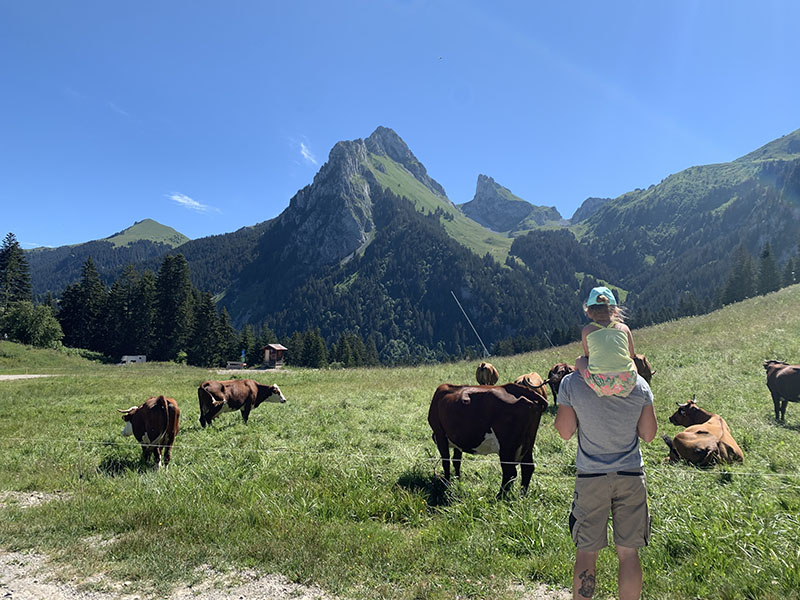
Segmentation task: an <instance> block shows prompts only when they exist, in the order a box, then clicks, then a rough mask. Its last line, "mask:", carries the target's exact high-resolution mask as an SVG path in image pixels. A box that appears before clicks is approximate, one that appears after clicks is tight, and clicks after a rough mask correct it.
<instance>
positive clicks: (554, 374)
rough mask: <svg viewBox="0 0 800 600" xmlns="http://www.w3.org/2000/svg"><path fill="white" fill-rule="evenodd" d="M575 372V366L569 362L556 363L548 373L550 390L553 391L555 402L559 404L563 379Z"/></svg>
mask: <svg viewBox="0 0 800 600" xmlns="http://www.w3.org/2000/svg"><path fill="white" fill-rule="evenodd" d="M574 372H575V367H573V366H572V365H568V364H567V363H563V362H561V363H556V364H554V365H553V368H552V369H550V372H549V373H548V374H547V382H548V383H549V384H550V391H552V392H553V404H558V388H559V387H561V380H562V379H564V377H566V376H567V375H569V374H570V373H574Z"/></svg>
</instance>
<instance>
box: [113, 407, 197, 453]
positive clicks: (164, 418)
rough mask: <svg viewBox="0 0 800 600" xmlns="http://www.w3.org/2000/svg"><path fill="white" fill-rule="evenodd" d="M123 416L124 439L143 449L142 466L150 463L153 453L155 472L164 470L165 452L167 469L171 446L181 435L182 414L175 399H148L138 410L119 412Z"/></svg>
mask: <svg viewBox="0 0 800 600" xmlns="http://www.w3.org/2000/svg"><path fill="white" fill-rule="evenodd" d="M117 410H118V411H119V412H121V413H122V420H123V421H125V427H124V429H123V430H122V435H133V436H134V437H135V438H136V439H137V440H138V442H139V444H141V446H142V462H147V458H148V456H149V455H150V454H151V453H152V454H153V455H154V456H155V462H156V468H160V467H161V451H162V450H163V451H164V466H165V467H166V466H167V465H168V464H169V461H170V458H171V457H172V444H173V443H174V442H175V436H177V435H178V420H179V419H180V416H181V411H180V410H178V403H177V402H175V400H174V399H172V398H167V397H166V396H158V397H156V398H149V399H148V400H147V401H145V402H144V403H143V404H141V405H139V406H131V407H130V408H129V409H128V410H122V409H119V408H118V409H117Z"/></svg>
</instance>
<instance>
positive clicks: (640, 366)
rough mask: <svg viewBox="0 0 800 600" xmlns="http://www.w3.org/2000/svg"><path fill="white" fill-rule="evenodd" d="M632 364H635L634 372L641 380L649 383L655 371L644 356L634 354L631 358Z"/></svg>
mask: <svg viewBox="0 0 800 600" xmlns="http://www.w3.org/2000/svg"><path fill="white" fill-rule="evenodd" d="M633 362H634V363H635V364H636V371H637V372H638V373H639V375H641V376H642V379H644V380H645V381H646V382H647V383H650V380H651V379H652V378H653V375H655V374H656V370H655V369H654V368H653V365H651V364H650V361H649V360H647V357H646V356H645V355H644V354H636V355H634V357H633Z"/></svg>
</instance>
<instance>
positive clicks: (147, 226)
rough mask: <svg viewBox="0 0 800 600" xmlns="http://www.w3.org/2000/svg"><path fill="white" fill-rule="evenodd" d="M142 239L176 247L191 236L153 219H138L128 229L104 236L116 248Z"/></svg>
mask: <svg viewBox="0 0 800 600" xmlns="http://www.w3.org/2000/svg"><path fill="white" fill-rule="evenodd" d="M141 240H145V241H150V242H155V243H158V244H164V245H166V246H169V247H170V248H175V247H176V246H180V245H181V244H184V243H186V242H188V241H189V238H188V237H186V236H185V235H183V234H182V233H180V232H178V231H175V230H174V229H173V228H172V227H167V226H166V225H162V224H161V223H159V222H157V221H154V220H153V219H144V220H142V221H137V222H136V223H134V224H133V225H131V226H130V227H128V228H127V229H123V230H122V231H120V232H119V233H115V234H114V235H112V236H109V237H107V238H104V241H106V242H111V243H112V244H114V247H115V248H119V247H120V246H129V245H131V244H132V243H134V242H138V241H141Z"/></svg>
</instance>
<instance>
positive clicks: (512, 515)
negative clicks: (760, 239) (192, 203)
mask: <svg viewBox="0 0 800 600" xmlns="http://www.w3.org/2000/svg"><path fill="white" fill-rule="evenodd" d="M798 306H800V287H798V286H795V287H792V288H787V289H785V290H782V291H781V292H778V293H775V294H771V295H769V296H766V297H762V298H757V299H754V300H750V301H747V302H744V303H741V304H738V305H734V306H731V307H728V308H725V309H724V310H721V311H718V312H716V313H714V314H711V315H706V316H702V317H696V318H691V319H683V320H680V321H676V322H672V323H666V324H662V325H659V326H656V327H651V328H648V329H643V330H637V331H635V332H634V338H635V341H636V345H637V349H638V350H639V351H643V352H645V353H646V354H647V355H648V357H649V358H650V360H651V362H652V363H653V365H654V366H655V368H656V369H657V373H656V375H655V377H654V378H653V386H652V387H653V391H654V395H655V398H656V413H657V416H658V421H659V427H660V433H667V434H670V435H674V434H675V433H676V432H677V431H678V428H676V427H674V426H672V425H670V424H669V422H668V418H669V415H670V414H671V413H672V412H673V410H674V407H675V402H685V401H686V400H688V399H690V398H691V397H692V395H693V394H695V395H696V396H697V402H698V404H699V405H700V406H702V407H704V408H706V409H709V410H711V411H714V412H718V413H720V414H721V415H722V416H723V417H724V418H725V419H726V420H727V421H728V424H729V425H730V427H731V430H732V432H733V435H734V437H736V439H737V440H738V441H739V443H740V445H741V446H742V448H743V450H744V452H745V462H744V464H742V465H733V466H727V467H721V466H720V467H715V468H712V469H708V470H701V469H697V468H694V467H690V466H686V465H666V464H664V463H663V459H664V458H665V456H666V454H667V451H666V446H664V444H663V443H662V442H661V441H660V439H658V438H657V441H655V442H653V443H651V444H647V445H644V447H643V453H644V458H645V465H646V466H645V468H646V471H647V473H648V486H649V491H650V509H651V513H652V516H653V535H652V539H651V544H650V546H648V547H647V548H646V549H644V550H643V551H642V562H643V565H644V574H645V575H644V595H645V597H648V598H725V599H727V598H730V599H734V598H797V597H800V523H798V515H799V514H800V469H798V463H799V462H800V405H799V404H792V405H790V406H789V409H788V411H787V422H786V424H785V425H781V424H777V423H776V422H775V421H774V417H773V412H772V401H771V399H770V397H769V394H768V392H767V390H766V387H765V385H764V380H765V378H764V370H763V368H762V367H761V363H762V362H763V360H764V359H766V358H777V359H785V360H788V361H791V362H800V311H798V310H797V307H798ZM578 351H579V348H578V346H577V345H571V346H566V347H561V348H555V349H550V350H547V351H543V352H536V353H530V354H525V355H518V356H513V357H496V358H492V359H491V360H492V362H493V363H494V364H495V365H496V366H497V367H498V369H499V371H500V373H501V380H503V381H505V380H511V379H513V378H515V377H516V376H518V375H520V374H522V373H526V372H529V371H532V370H535V371H538V372H539V373H542V374H543V375H544V374H546V373H547V371H548V370H549V368H550V366H552V365H553V364H554V363H555V362H559V361H562V360H568V361H571V360H573V359H574V357H575V356H576V355H577V354H578ZM9 357H11V358H9ZM14 357H16V358H14ZM50 360H51V359H50V358H48V359H46V360H44V359H41V358H40V354H39V352H34V351H30V350H28V349H25V348H22V347H20V346H15V345H12V344H8V343H0V369H2V372H3V373H8V372H24V371H25V370H26V365H32V364H35V365H36V367H37V368H38V369H39V370H41V371H44V372H47V371H51V372H57V373H60V375H59V376H57V377H51V378H46V379H35V380H20V381H5V382H0V490H15V491H20V492H26V491H40V492H49V493H55V494H57V499H56V500H53V501H50V502H46V503H43V504H41V505H39V506H35V507H30V508H24V507H22V506H20V505H16V504H14V503H13V502H6V503H5V504H4V505H2V508H0V515H1V517H2V518H0V547H2V548H5V549H27V548H31V549H35V550H37V551H39V552H46V553H49V554H51V555H52V556H54V557H56V559H57V560H59V561H61V562H62V564H64V565H69V568H70V569H72V570H73V571H75V572H76V573H77V574H86V575H88V574H91V573H96V572H105V573H107V574H108V575H109V576H110V577H112V578H120V579H122V578H124V579H125V580H127V581H131V582H133V583H132V585H133V587H134V588H135V589H139V590H142V593H144V594H145V595H147V594H150V595H152V596H154V597H156V596H158V595H160V594H163V593H165V592H166V591H167V590H168V589H170V588H171V587H172V586H174V585H176V584H178V583H180V582H187V581H192V580H193V579H195V578H197V577H199V576H200V575H197V573H198V570H196V567H199V566H203V565H209V566H211V567H213V568H216V569H220V570H230V571H232V572H235V571H237V570H239V569H242V568H256V569H259V570H262V571H264V572H280V573H282V574H284V575H286V576H287V577H289V578H291V579H293V580H295V581H298V582H314V583H318V584H320V585H321V586H322V587H324V588H326V589H328V590H330V591H332V592H333V593H336V594H340V595H342V596H345V597H351V598H398V599H411V598H419V599H444V598H455V597H456V596H458V597H461V598H497V599H500V600H503V599H511V598H519V597H520V595H521V593H522V592H521V591H520V589H519V587H518V585H517V584H520V583H521V584H523V586H524V585H525V584H531V583H532V582H534V581H536V582H544V583H547V584H552V585H556V586H563V587H568V586H569V585H570V582H571V569H572V561H573V557H574V548H573V545H572V542H571V540H570V538H569V534H568V530H567V522H566V521H567V513H568V511H569V505H570V501H571V498H572V486H573V479H572V473H573V472H574V460H575V441H574V440H573V441H570V442H568V443H564V442H562V441H561V440H560V438H558V436H557V434H556V432H555V430H554V429H553V427H552V423H553V417H554V411H553V410H550V411H549V412H548V413H546V414H545V415H544V417H543V419H542V425H541V428H540V431H539V437H538V439H537V442H536V447H535V450H534V457H535V460H536V463H537V469H536V473H535V474H534V477H533V481H532V482H531V486H530V490H529V492H528V496H527V497H525V498H520V497H518V496H517V495H513V496H512V498H511V499H509V500H505V501H497V500H495V494H496V492H497V490H498V488H499V485H500V469H499V464H498V460H497V457H469V456H468V457H466V459H465V463H464V465H463V468H462V473H463V476H462V479H461V481H458V482H456V483H455V484H454V485H453V486H452V487H451V488H449V489H445V487H444V486H443V485H442V484H441V483H440V481H439V480H438V478H437V474H440V473H441V467H440V463H439V460H438V456H437V455H436V451H435V448H434V445H433V442H432V441H431V433H430V428H429V427H428V424H427V420H426V415H427V408H428V404H429V402H430V398H431V396H432V394H433V390H434V389H435V388H436V386H437V385H438V384H439V383H441V382H444V381H449V382H453V383H471V382H472V381H473V380H474V375H475V367H476V363H474V362H460V363H454V364H446V365H432V366H423V367H416V368H406V369H355V370H338V371H313V370H301V369H297V370H295V369H291V370H284V371H278V372H274V373H258V374H255V378H256V379H258V380H260V381H262V382H264V383H277V384H279V385H280V386H281V389H282V391H283V392H284V394H285V395H286V396H287V398H288V402H287V403H286V404H284V405H277V404H263V405H261V406H260V407H259V408H257V409H255V410H254V411H253V412H252V413H251V415H250V422H249V424H248V425H247V426H245V425H243V424H242V422H241V417H240V416H239V415H238V414H229V415H223V416H222V417H220V418H219V419H218V420H217V421H215V423H214V425H213V426H212V427H211V428H206V429H201V428H200V425H199V422H198V417H199V414H198V407H197V399H196V388H197V385H198V384H199V383H200V382H201V381H202V380H204V379H207V378H213V377H217V375H216V374H215V373H213V372H210V371H207V370H202V369H195V368H191V367H180V366H175V365H161V364H153V365H150V364H148V365H131V366H128V367H114V366H108V365H98V364H96V363H89V362H88V361H82V359H78V358H74V357H72V358H68V362H63V363H59V362H58V361H55V362H52V363H51V362H49V361H50ZM155 394H166V395H168V396H172V397H174V398H176V399H177V400H178V403H179V405H180V407H181V411H182V415H181V420H182V421H181V423H182V425H181V433H180V435H179V436H178V439H177V442H176V445H175V448H174V451H173V462H172V465H171V467H170V468H169V470H167V471H166V472H160V473H159V472H155V471H154V470H153V469H152V467H149V468H144V467H142V466H141V465H140V464H139V456H140V453H141V452H140V450H139V447H138V445H137V444H136V443H135V442H134V441H133V440H131V439H127V438H126V439H123V438H121V437H120V436H119V432H120V430H121V428H122V421H121V419H120V417H119V414H118V413H117V412H116V411H115V409H116V408H127V407H129V406H131V405H134V404H139V403H140V402H142V401H143V400H144V399H146V398H147V397H148V396H151V395H155ZM515 489H518V487H517V488H515ZM615 572H616V563H615V558H614V553H613V550H612V549H607V550H604V551H602V552H601V555H600V561H599V577H598V586H599V587H598V597H609V596H613V595H614V594H615V593H616V589H615V581H614V580H615Z"/></svg>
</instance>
